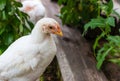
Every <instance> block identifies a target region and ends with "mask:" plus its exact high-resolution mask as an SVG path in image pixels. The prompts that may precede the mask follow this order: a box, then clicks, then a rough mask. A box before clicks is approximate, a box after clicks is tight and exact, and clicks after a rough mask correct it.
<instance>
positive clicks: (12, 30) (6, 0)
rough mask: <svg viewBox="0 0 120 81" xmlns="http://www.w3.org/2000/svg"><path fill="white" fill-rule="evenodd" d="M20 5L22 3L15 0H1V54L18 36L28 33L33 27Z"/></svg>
mask: <svg viewBox="0 0 120 81" xmlns="http://www.w3.org/2000/svg"><path fill="white" fill-rule="evenodd" d="M19 7H22V4H21V3H20V2H16V1H15V0H0V54H1V53H2V52H4V50H5V49H6V48H7V47H8V46H9V45H10V44H11V43H12V42H13V41H15V40H16V39H17V38H19V37H20V36H22V35H26V34H28V33H29V32H30V31H31V29H32V27H33V24H32V23H31V22H29V21H28V15H27V14H25V13H23V12H21V11H20V10H19ZM27 24H29V25H27Z"/></svg>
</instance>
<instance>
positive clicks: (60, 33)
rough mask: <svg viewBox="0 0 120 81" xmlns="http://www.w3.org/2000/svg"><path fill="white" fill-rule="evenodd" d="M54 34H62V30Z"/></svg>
mask: <svg viewBox="0 0 120 81" xmlns="http://www.w3.org/2000/svg"><path fill="white" fill-rule="evenodd" d="M55 34H56V35H59V36H63V33H62V31H59V32H56V33H55Z"/></svg>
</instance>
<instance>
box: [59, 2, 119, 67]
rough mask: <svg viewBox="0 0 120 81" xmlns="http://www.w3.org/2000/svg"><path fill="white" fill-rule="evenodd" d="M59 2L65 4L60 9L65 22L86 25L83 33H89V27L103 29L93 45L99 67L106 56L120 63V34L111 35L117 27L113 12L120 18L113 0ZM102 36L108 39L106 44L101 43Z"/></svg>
mask: <svg viewBox="0 0 120 81" xmlns="http://www.w3.org/2000/svg"><path fill="white" fill-rule="evenodd" d="M58 3H59V4H60V5H61V4H63V7H62V8H61V11H60V13H61V15H60V18H61V19H62V22H63V24H72V25H81V26H83V25H84V28H83V29H84V32H83V35H85V34H86V33H87V31H88V29H92V30H93V29H96V28H99V29H100V30H101V33H100V35H98V36H97V37H96V39H95V42H94V45H93V51H94V56H95V57H96V60H97V69H100V68H101V66H102V64H103V62H104V61H105V59H106V57H109V56H111V57H112V58H108V59H107V60H108V61H111V62H113V63H117V64H119V65H120V58H118V57H117V58H116V54H117V55H118V56H119V55H120V51H119V49H120V47H119V45H120V44H119V42H118V41H119V38H120V36H111V35H110V32H111V28H113V27H115V18H114V17H113V16H111V14H116V15H117V16H118V17H119V18H120V16H119V14H117V13H116V12H115V11H114V10H113V2H112V0H109V1H108V2H106V3H104V2H102V1H101V0H76V1H73V0H71V1H68V0H59V2H58ZM102 38H104V39H106V40H107V43H104V45H100V44H99V41H100V40H101V39H102ZM112 39H114V40H112ZM96 49H97V50H96Z"/></svg>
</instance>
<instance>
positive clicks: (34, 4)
mask: <svg viewBox="0 0 120 81" xmlns="http://www.w3.org/2000/svg"><path fill="white" fill-rule="evenodd" d="M21 3H22V5H23V7H21V8H19V9H20V10H21V11H23V12H25V13H27V14H28V15H29V16H30V21H31V22H33V24H35V23H36V22H37V21H38V20H39V19H41V18H43V17H44V16H45V14H46V11H45V7H44V5H43V4H42V2H41V1H40V0H21Z"/></svg>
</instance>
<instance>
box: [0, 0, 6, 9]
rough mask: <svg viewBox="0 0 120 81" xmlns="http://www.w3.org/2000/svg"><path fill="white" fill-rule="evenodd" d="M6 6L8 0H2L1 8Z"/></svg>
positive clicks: (0, 0) (0, 2)
mask: <svg viewBox="0 0 120 81" xmlns="http://www.w3.org/2000/svg"><path fill="white" fill-rule="evenodd" d="M5 6H6V0H0V10H1V11H2V10H3V9H4V8H5Z"/></svg>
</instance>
